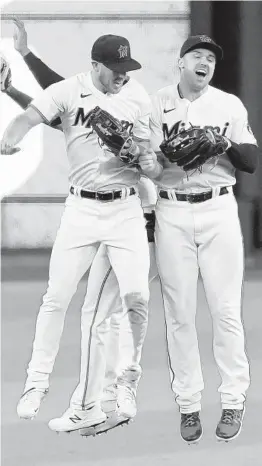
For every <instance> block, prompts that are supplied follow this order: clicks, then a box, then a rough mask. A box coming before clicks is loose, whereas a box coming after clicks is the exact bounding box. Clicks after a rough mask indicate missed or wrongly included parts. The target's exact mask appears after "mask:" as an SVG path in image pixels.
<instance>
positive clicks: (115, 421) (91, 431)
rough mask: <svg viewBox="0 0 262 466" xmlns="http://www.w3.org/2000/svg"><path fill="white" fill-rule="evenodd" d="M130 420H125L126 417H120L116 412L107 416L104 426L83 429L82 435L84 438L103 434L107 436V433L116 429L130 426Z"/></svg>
mask: <svg viewBox="0 0 262 466" xmlns="http://www.w3.org/2000/svg"><path fill="white" fill-rule="evenodd" d="M129 422H130V419H127V418H125V417H124V416H120V415H119V414H118V413H117V412H116V411H114V412H113V413H112V412H111V413H110V414H108V415H107V419H106V421H105V422H103V423H102V424H99V425H97V426H94V427H90V428H86V429H81V430H80V435H82V437H90V436H93V437H95V436H97V435H101V434H107V432H108V431H109V430H111V429H114V428H115V427H119V426H124V425H125V424H128V423H129Z"/></svg>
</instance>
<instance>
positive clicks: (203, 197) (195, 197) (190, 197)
mask: <svg viewBox="0 0 262 466" xmlns="http://www.w3.org/2000/svg"><path fill="white" fill-rule="evenodd" d="M228 192H229V191H228V189H227V187H226V186H224V187H223V188H220V192H219V194H218V195H219V196H223V194H228ZM159 196H160V197H162V199H170V198H169V197H168V192H167V191H163V190H160V191H159ZM175 196H176V198H177V200H178V201H187V202H190V204H194V203H195V202H204V201H207V200H208V199H211V198H212V197H213V192H212V191H206V192H204V193H195V194H181V193H175Z"/></svg>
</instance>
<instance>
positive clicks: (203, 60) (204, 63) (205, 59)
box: [200, 56, 208, 65]
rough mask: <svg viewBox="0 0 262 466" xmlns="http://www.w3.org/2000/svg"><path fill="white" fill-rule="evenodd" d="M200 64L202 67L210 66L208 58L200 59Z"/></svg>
mask: <svg viewBox="0 0 262 466" xmlns="http://www.w3.org/2000/svg"><path fill="white" fill-rule="evenodd" d="M200 63H201V65H206V64H208V60H207V57H205V56H203V57H201V58H200Z"/></svg>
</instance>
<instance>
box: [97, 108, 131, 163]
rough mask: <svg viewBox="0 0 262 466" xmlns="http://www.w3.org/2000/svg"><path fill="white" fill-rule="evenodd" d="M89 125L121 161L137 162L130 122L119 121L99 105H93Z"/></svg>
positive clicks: (103, 143)
mask: <svg viewBox="0 0 262 466" xmlns="http://www.w3.org/2000/svg"><path fill="white" fill-rule="evenodd" d="M90 125H91V126H92V128H93V130H94V131H95V132H96V133H97V135H98V137H99V139H100V141H101V142H102V145H105V146H107V148H108V149H109V150H110V151H111V152H113V154H115V155H116V156H117V157H119V158H120V160H122V162H124V163H126V164H134V163H136V162H137V159H138V154H137V153H136V152H137V146H136V144H135V143H134V141H133V138H132V133H131V128H132V125H131V124H130V123H128V122H126V121H120V120H118V119H117V118H115V117H113V116H112V115H110V113H108V112H106V111H105V110H102V109H101V108H100V107H95V108H94V110H93V111H92V113H91V116H90Z"/></svg>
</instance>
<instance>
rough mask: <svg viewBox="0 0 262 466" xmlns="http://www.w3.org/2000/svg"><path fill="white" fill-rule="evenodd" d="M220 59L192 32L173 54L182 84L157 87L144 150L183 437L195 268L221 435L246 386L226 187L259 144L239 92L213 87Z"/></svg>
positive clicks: (234, 228) (189, 428) (192, 406)
mask: <svg viewBox="0 0 262 466" xmlns="http://www.w3.org/2000/svg"><path fill="white" fill-rule="evenodd" d="M221 58H222V49H221V48H220V46H219V45H217V44H216V43H215V42H214V41H213V40H212V39H211V38H209V37H207V36H204V35H200V36H191V37H189V38H188V39H187V40H186V41H185V43H184V44H183V46H182V48H181V51H180V58H179V60H178V66H179V69H180V80H179V83H178V84H177V83H176V84H173V85H170V86H168V87H165V88H163V89H161V90H159V91H158V92H157V93H156V95H155V96H154V99H153V109H152V116H151V121H150V126H151V141H152V146H153V148H154V150H155V151H156V152H157V154H158V155H159V158H158V160H157V159H156V155H154V154H152V153H151V154H149V155H148V160H151V162H152V163H154V164H155V172H154V171H152V172H151V175H152V176H154V177H155V182H156V184H157V186H158V202H157V206H156V232H155V236H156V256H157V264H158V271H159V276H160V279H161V283H162V290H163V299H164V307H165V313H166V322H167V339H168V351H169V361H170V374H171V382H172V390H173V392H174V394H175V399H176V402H177V404H178V406H179V409H180V413H181V436H182V438H183V439H184V440H185V441H187V442H196V441H198V440H199V439H200V438H201V435H202V426H201V421H200V410H201V392H202V390H203V388H204V383H203V377H202V371H201V363H200V356H199V350H198V341H197V333H196V327H195V318H196V306H197V281H198V275H199V271H200V273H201V277H202V279H203V284H204V288H205V293H206V298H207V301H208V305H209V308H210V312H211V316H212V320H213V331H214V336H213V349H214V357H215V360H216V363H217V366H218V369H219V373H220V376H221V380H222V383H221V385H220V387H219V392H220V395H221V404H222V415H221V419H220V420H219V422H218V425H217V428H216V437H217V439H218V440H225V441H229V440H232V439H234V438H235V437H237V435H239V433H240V430H241V425H242V420H243V414H244V406H245V399H246V391H247V389H248V386H249V383H250V378H249V364H248V360H247V356H246V353H245V339H244V331H243V324H242V321H241V304H242V286H243V240H242V234H241V228H240V222H239V218H238V209H237V203H236V200H235V197H234V194H233V189H232V187H233V185H234V184H235V182H236V179H235V170H236V169H239V170H242V171H244V172H247V173H253V172H254V171H255V169H256V166H257V160H258V156H259V154H260V151H259V149H258V147H257V142H256V139H255V137H254V135H253V133H252V130H251V128H250V125H249V123H248V115H247V110H246V108H245V107H244V105H243V104H242V102H241V101H240V99H239V98H238V97H236V96H235V95H232V94H228V93H226V92H224V91H222V90H219V89H216V88H214V87H212V86H211V85H210V84H209V83H210V80H211V79H212V77H213V74H214V71H215V67H216V63H217V61H218V60H220V59H221ZM197 134H199V137H198V136H197ZM160 147H161V148H162V150H161V151H160ZM191 149H192V150H191ZM201 160H202V162H201Z"/></svg>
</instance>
